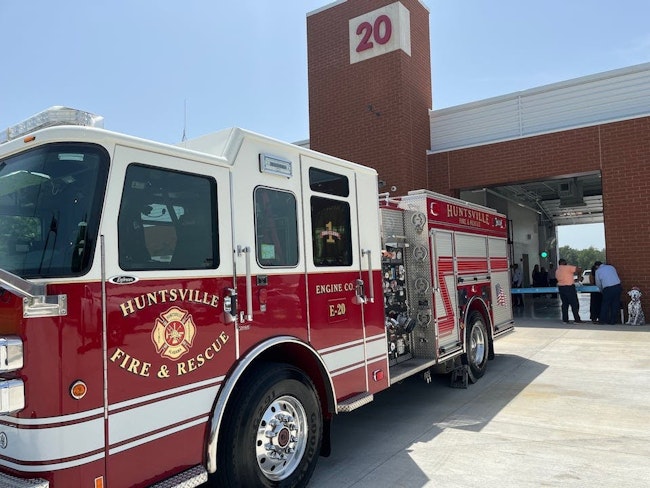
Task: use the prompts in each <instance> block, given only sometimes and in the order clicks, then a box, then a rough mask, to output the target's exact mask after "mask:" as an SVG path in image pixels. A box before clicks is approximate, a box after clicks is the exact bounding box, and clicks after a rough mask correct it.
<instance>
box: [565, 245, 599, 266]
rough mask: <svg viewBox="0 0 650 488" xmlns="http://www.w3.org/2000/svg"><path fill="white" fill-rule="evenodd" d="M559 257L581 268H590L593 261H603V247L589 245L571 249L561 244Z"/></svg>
mask: <svg viewBox="0 0 650 488" xmlns="http://www.w3.org/2000/svg"><path fill="white" fill-rule="evenodd" d="M560 259H566V261H567V263H569V264H575V265H576V266H579V267H580V268H582V269H591V267H592V266H593V265H594V262H596V261H601V262H603V263H604V262H605V249H596V248H595V247H593V246H589V247H588V248H587V249H573V248H572V247H569V246H562V247H561V248H560Z"/></svg>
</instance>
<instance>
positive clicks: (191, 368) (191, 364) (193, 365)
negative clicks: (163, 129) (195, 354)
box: [187, 358, 196, 372]
mask: <svg viewBox="0 0 650 488" xmlns="http://www.w3.org/2000/svg"><path fill="white" fill-rule="evenodd" d="M195 369H196V362H195V361H194V358H191V359H188V360H187V371H188V372H192V371H194V370H195Z"/></svg>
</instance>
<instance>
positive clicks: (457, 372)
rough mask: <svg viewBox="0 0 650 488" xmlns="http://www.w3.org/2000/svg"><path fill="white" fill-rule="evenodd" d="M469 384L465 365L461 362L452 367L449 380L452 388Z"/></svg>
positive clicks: (464, 386) (465, 386)
mask: <svg viewBox="0 0 650 488" xmlns="http://www.w3.org/2000/svg"><path fill="white" fill-rule="evenodd" d="M468 384H469V373H468V372H467V365H466V364H461V365H459V366H457V367H456V368H454V369H453V370H452V372H451V381H450V384H449V386H451V387H452V388H467V385H468Z"/></svg>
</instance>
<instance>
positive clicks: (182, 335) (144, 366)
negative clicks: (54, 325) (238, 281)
mask: <svg viewBox="0 0 650 488" xmlns="http://www.w3.org/2000/svg"><path fill="white" fill-rule="evenodd" d="M171 302H189V303H194V304H204V305H207V306H210V307H214V308H218V306H219V297H218V296H217V295H213V294H210V293H207V292H203V291H201V290H187V289H177V288H172V289H169V290H156V291H153V292H150V293H146V294H142V295H140V296H138V297H134V298H131V299H129V300H127V301H125V302H123V303H121V304H120V309H121V310H122V315H123V316H124V317H127V316H129V315H131V314H134V313H136V312H137V311H140V310H144V309H145V308H147V307H152V306H156V305H160V304H166V303H171ZM196 329H197V328H196V325H195V324H194V320H193V318H192V315H191V314H190V312H189V311H187V310H184V309H182V308H180V307H178V306H176V305H172V306H171V307H170V308H168V309H167V310H166V311H165V312H162V313H161V314H160V315H159V316H158V318H157V319H156V320H155V323H154V326H153V329H152V331H151V341H152V342H153V345H154V346H155V349H156V352H158V353H159V354H160V356H161V357H162V358H163V359H171V360H173V361H177V360H178V359H179V358H180V357H181V356H183V355H185V354H187V353H188V352H189V351H190V349H191V348H192V346H193V345H194V339H195V336H196ZM229 339H230V336H228V334H227V333H226V332H225V331H221V333H220V334H219V335H218V336H217V338H216V339H215V340H214V341H212V343H211V344H210V345H209V346H208V347H206V348H205V350H204V351H203V352H201V353H199V354H197V355H196V356H195V357H193V358H190V359H187V360H185V361H177V363H176V371H175V374H174V372H173V370H174V368H171V369H170V368H169V366H167V365H161V366H160V367H159V369H158V371H157V372H156V373H155V375H156V377H158V378H160V379H165V378H169V377H171V376H174V375H175V376H182V375H184V374H187V373H191V372H192V371H196V370H197V369H199V368H200V367H202V366H203V365H205V364H206V362H208V361H211V360H212V359H214V358H215V356H216V355H217V354H218V353H219V352H220V351H221V349H222V348H223V346H224V345H225V344H226V343H227V342H228V340H229ZM110 361H111V362H112V363H114V364H116V365H118V366H119V367H120V368H122V369H124V370H125V371H128V372H129V373H132V374H135V375H137V376H143V377H149V376H150V375H151V373H152V372H151V365H152V363H150V362H148V361H143V360H141V359H138V358H135V357H132V356H131V355H130V354H128V353H127V352H126V351H124V350H123V349H121V348H119V347H118V348H116V349H115V351H114V352H113V354H112V355H111V357H110Z"/></svg>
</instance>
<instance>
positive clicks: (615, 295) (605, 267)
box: [596, 264, 622, 325]
mask: <svg viewBox="0 0 650 488" xmlns="http://www.w3.org/2000/svg"><path fill="white" fill-rule="evenodd" d="M596 286H597V287H598V288H599V289H600V291H601V293H602V294H603V302H602V305H601V307H600V319H599V320H600V322H603V323H608V324H609V325H614V324H616V322H617V320H618V316H619V313H620V310H621V291H622V288H621V279H620V278H619V277H618V273H617V272H616V268H615V267H614V266H612V265H611V264H601V265H600V266H598V269H597V270H596Z"/></svg>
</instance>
